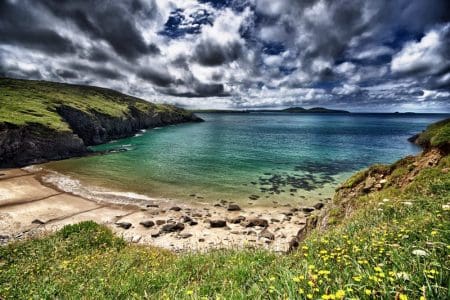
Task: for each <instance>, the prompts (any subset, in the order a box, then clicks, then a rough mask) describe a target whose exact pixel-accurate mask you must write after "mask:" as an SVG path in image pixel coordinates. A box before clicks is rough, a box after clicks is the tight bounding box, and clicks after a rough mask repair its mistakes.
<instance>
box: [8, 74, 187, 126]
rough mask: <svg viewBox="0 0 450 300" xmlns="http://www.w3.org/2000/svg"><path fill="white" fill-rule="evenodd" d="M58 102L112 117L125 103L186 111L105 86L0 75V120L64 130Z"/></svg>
mask: <svg viewBox="0 0 450 300" xmlns="http://www.w3.org/2000/svg"><path fill="white" fill-rule="evenodd" d="M60 105H67V106H71V107H73V108H76V109H79V110H81V111H84V112H86V113H91V112H94V111H95V112H98V113H101V114H105V115H108V116H113V117H126V115H127V114H128V113H129V106H134V107H135V108H137V109H138V110H140V111H143V112H155V113H161V112H164V113H176V114H187V113H188V112H187V111H185V110H182V109H178V108H176V107H174V106H172V105H166V104H154V103H150V102H146V101H144V100H141V99H138V98H135V97H131V96H127V95H124V94H121V93H119V92H116V91H113V90H109V89H103V88H98V87H90V86H80V85H69V84H63V83H55V82H46V81H32V80H19V79H10V78H0V123H1V122H8V123H11V124H15V125H24V124H27V123H36V124H41V125H44V126H45V127H48V128H51V129H56V130H58V131H68V130H70V129H69V125H68V124H67V123H66V122H65V121H64V120H62V119H61V117H60V116H59V115H58V113H57V112H56V108H57V107H58V106H60Z"/></svg>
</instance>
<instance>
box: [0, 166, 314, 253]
mask: <svg viewBox="0 0 450 300" xmlns="http://www.w3.org/2000/svg"><path fill="white" fill-rule="evenodd" d="M43 176H45V174H43V171H37V172H36V171H35V172H30V169H28V168H26V169H7V170H0V241H1V243H3V244H5V243H9V242H11V241H15V240H21V239H25V238H31V237H35V236H39V235H43V234H48V233H50V232H54V231H56V230H58V229H60V228H62V227H63V226H64V225H66V224H74V223H78V222H81V221H87V220H92V221H95V222H97V223H99V224H105V225H106V226H108V227H110V228H111V229H112V230H113V231H114V232H115V233H116V234H117V235H119V236H122V237H123V238H124V239H125V240H127V241H129V242H131V243H139V244H148V245H153V246H158V247H162V248H165V249H170V250H173V251H190V250H193V251H203V250H207V249H211V248H244V247H261V248H266V249H271V250H274V251H277V252H285V251H288V249H289V244H290V243H292V241H293V240H295V238H296V237H297V236H298V235H299V234H300V235H301V234H302V231H303V230H304V228H305V226H306V223H307V218H308V217H310V216H314V215H318V214H320V211H321V210H320V209H314V208H313V207H294V206H293V205H290V204H287V205H277V204H274V206H272V207H258V206H253V207H240V206H238V205H236V204H233V203H228V202H226V201H223V202H222V203H211V204H200V203H199V204H192V203H189V204H186V203H175V202H174V201H159V200H156V199H155V200H147V201H139V202H136V203H133V204H117V203H111V202H108V201H104V200H99V199H86V198H83V197H80V196H76V195H72V194H70V193H67V192H64V191H60V190H58V189H57V188H56V187H53V186H51V185H49V184H48V183H43V181H42V177H43ZM321 206H322V205H321V204H318V205H317V206H316V208H319V207H321Z"/></svg>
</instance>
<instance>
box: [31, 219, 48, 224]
mask: <svg viewBox="0 0 450 300" xmlns="http://www.w3.org/2000/svg"><path fill="white" fill-rule="evenodd" d="M31 223H32V224H38V225H42V224H45V222H44V221H41V220H39V219H34V220H33V221H31Z"/></svg>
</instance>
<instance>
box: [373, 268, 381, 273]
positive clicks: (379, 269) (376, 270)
mask: <svg viewBox="0 0 450 300" xmlns="http://www.w3.org/2000/svg"><path fill="white" fill-rule="evenodd" d="M373 269H374V270H375V272H378V273H381V272H383V270H382V269H381V268H380V267H375V268H373Z"/></svg>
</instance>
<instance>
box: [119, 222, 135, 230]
mask: <svg viewBox="0 0 450 300" xmlns="http://www.w3.org/2000/svg"><path fill="white" fill-rule="evenodd" d="M116 225H117V227H120V228H123V229H129V228H130V227H131V225H132V224H131V223H128V222H118V223H116Z"/></svg>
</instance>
